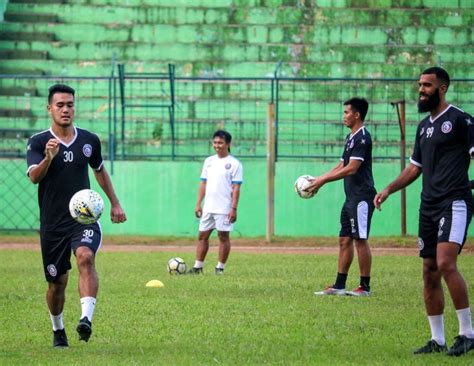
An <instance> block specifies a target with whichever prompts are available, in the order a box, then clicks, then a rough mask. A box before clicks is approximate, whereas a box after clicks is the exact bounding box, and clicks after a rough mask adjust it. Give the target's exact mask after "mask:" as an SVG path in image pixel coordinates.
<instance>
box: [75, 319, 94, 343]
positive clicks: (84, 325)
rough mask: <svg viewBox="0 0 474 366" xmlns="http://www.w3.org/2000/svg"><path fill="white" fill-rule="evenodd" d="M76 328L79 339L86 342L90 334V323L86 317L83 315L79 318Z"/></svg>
mask: <svg viewBox="0 0 474 366" xmlns="http://www.w3.org/2000/svg"><path fill="white" fill-rule="evenodd" d="M76 330H77V333H78V334H79V340H80V341H85V342H88V341H89V338H90V337H91V334H92V324H91V322H90V321H89V319H87V317H84V318H82V319H81V320H79V324H78V325H77V328H76Z"/></svg>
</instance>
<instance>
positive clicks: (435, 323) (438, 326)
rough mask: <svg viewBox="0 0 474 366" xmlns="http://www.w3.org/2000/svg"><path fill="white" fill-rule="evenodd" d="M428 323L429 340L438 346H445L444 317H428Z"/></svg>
mask: <svg viewBox="0 0 474 366" xmlns="http://www.w3.org/2000/svg"><path fill="white" fill-rule="evenodd" d="M428 321H429V322H430V328H431V339H433V340H434V341H436V343H438V344H439V345H440V346H444V345H445V344H446V339H445V338H444V316H443V314H441V315H428Z"/></svg>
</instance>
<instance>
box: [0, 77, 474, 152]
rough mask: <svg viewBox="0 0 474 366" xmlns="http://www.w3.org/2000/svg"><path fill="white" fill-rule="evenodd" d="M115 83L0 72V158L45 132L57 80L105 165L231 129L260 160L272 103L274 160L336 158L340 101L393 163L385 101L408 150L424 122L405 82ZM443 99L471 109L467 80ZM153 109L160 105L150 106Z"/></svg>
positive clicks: (204, 143)
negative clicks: (349, 105) (402, 124)
mask: <svg viewBox="0 0 474 366" xmlns="http://www.w3.org/2000/svg"><path fill="white" fill-rule="evenodd" d="M121 78H122V81H123V85H122V84H121V79H120V77H119V75H118V73H116V74H115V75H112V76H111V77H108V78H72V77H69V78H61V77H29V76H6V75H3V76H2V75H0V130H1V133H2V143H1V145H0V156H3V157H12V156H24V154H25V150H24V148H25V141H24V139H23V138H21V137H17V135H18V136H23V132H22V131H25V130H26V131H40V130H43V129H46V128H48V127H49V125H50V120H49V116H48V114H47V111H46V97H47V90H48V87H49V86H50V85H51V84H53V83H56V82H63V83H67V84H70V85H71V86H72V87H74V88H75V89H76V91H77V103H76V124H77V125H79V126H81V127H84V128H88V129H91V130H92V131H94V132H96V133H97V134H98V135H99V136H100V138H101V140H102V142H103V144H104V149H103V151H104V155H105V156H106V157H107V158H108V159H111V160H117V159H118V160H132V159H175V160H192V159H200V158H202V157H203V156H206V155H209V153H211V146H210V144H209V139H210V137H211V135H212V133H213V132H214V131H215V130H216V129H219V128H224V129H227V130H229V131H230V132H231V133H232V135H233V137H234V140H233V153H234V154H235V155H237V156H240V157H249V158H262V157H264V156H266V150H265V142H266V138H267V137H266V127H265V126H266V123H267V115H266V113H267V104H268V103H269V102H270V101H273V102H274V103H275V105H276V122H277V159H305V158H321V159H333V158H338V157H339V156H340V153H341V152H340V143H341V141H342V140H343V138H344V137H345V135H346V134H347V132H348V130H347V129H346V128H345V127H344V125H343V124H342V112H343V102H344V101H345V100H347V99H349V98H350V97H353V96H361V97H365V98H367V99H368V101H369V103H370V107H369V112H368V115H367V117H366V125H367V127H368V129H369V131H370V132H371V133H372V136H373V140H374V158H375V159H380V160H383V159H397V158H398V157H399V146H398V143H399V139H400V133H399V128H398V121H397V113H396V110H395V109H394V108H393V106H392V105H391V102H393V101H396V100H400V99H405V100H406V101H407V115H406V120H407V140H408V144H407V150H408V149H409V150H410V151H411V136H413V134H414V130H415V128H416V125H417V123H418V122H419V120H420V119H421V117H422V116H420V115H419V114H418V113H417V111H416V97H417V94H418V93H417V81H416V80H413V79H327V78H308V79H287V78H276V77H273V78H180V77H176V78H173V81H172V83H171V84H170V79H169V78H168V77H167V76H151V75H127V74H124V75H122V77H121ZM170 85H171V86H170ZM122 88H123V90H122ZM448 100H449V101H450V102H451V103H453V104H456V105H457V106H459V107H460V108H463V109H465V110H467V111H472V110H474V108H473V107H474V79H463V80H461V79H459V80H453V83H452V86H451V87H450V91H449V92H448ZM124 105H126V106H127V108H126V109H125V108H124ZM160 105H162V106H166V107H167V108H156V106H160ZM130 106H138V107H139V108H128V107H130ZM170 108H172V115H171V114H170ZM17 131H20V133H19V134H17ZM407 156H409V151H408V152H407Z"/></svg>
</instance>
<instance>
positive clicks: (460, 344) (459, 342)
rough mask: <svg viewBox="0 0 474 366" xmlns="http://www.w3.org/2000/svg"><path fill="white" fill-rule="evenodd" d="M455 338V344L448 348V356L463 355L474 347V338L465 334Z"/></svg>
mask: <svg viewBox="0 0 474 366" xmlns="http://www.w3.org/2000/svg"><path fill="white" fill-rule="evenodd" d="M454 339H455V341H454V344H453V346H452V347H451V348H450V349H448V356H461V355H464V354H466V353H468V352H469V351H470V350H471V349H473V348H474V338H467V337H466V336H465V335H458V336H457V337H455V338H454Z"/></svg>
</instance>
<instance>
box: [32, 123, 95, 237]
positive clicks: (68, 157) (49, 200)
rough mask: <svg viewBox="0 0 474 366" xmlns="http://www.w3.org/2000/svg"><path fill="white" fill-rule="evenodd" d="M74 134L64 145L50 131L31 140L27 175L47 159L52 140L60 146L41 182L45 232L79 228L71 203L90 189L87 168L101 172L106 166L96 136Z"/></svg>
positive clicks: (40, 201) (40, 195)
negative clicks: (71, 212) (83, 191)
mask: <svg viewBox="0 0 474 366" xmlns="http://www.w3.org/2000/svg"><path fill="white" fill-rule="evenodd" d="M74 130H75V137H74V139H73V140H72V141H71V142H70V143H69V144H65V143H64V142H62V141H61V139H59V138H58V137H57V136H55V135H54V133H53V132H52V130H51V129H49V130H46V131H43V132H39V133H37V134H35V135H33V136H31V137H30V139H29V140H28V146H27V153H26V159H27V164H28V171H27V174H29V171H30V169H31V168H33V167H34V166H35V165H38V164H39V163H40V162H41V161H42V160H43V159H44V157H45V153H44V151H45V147H46V143H47V142H48V140H49V139H52V138H56V139H58V140H59V141H60V142H61V143H60V145H59V152H58V154H57V155H56V156H55V157H54V159H53V161H52V162H51V165H50V166H49V169H48V172H47V174H46V176H45V177H44V178H43V179H42V180H41V181H40V182H39V187H38V202H39V207H40V222H41V230H42V231H51V230H54V231H56V230H68V229H70V228H71V227H72V226H74V225H76V222H75V221H74V220H73V218H72V217H71V215H70V213H69V201H70V199H71V197H72V196H73V195H74V193H76V192H77V191H80V190H81V189H86V188H90V183H89V171H88V165H89V166H90V167H91V168H92V169H95V170H100V169H101V167H102V164H103V160H102V155H101V146H100V140H99V138H98V137H97V135H95V134H93V133H91V132H89V131H87V130H84V129H81V128H74Z"/></svg>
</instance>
